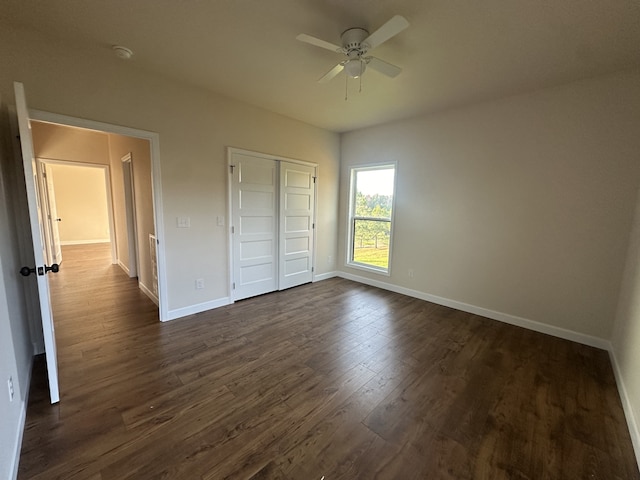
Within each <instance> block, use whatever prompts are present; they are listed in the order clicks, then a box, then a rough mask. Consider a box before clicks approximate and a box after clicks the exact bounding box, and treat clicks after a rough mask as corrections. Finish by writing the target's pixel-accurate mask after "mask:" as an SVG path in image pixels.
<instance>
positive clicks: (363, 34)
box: [340, 28, 369, 58]
mask: <svg viewBox="0 0 640 480" xmlns="http://www.w3.org/2000/svg"><path fill="white" fill-rule="evenodd" d="M368 36H369V32H367V31H366V30H365V29H364V28H350V29H348V30H345V31H344V32H343V33H342V35H341V36H340V38H341V39H342V47H343V48H344V53H345V54H346V55H347V56H348V57H349V58H357V57H360V56H361V55H364V54H365V53H367V45H366V44H365V45H363V44H362V41H363V40H364V39H365V38H367V37H368Z"/></svg>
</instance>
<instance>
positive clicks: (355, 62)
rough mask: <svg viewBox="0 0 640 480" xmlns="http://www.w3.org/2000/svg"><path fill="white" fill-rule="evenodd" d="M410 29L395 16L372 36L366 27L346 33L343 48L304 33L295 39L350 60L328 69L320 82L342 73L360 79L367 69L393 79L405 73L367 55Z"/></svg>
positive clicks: (342, 37)
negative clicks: (339, 54) (369, 68)
mask: <svg viewBox="0 0 640 480" xmlns="http://www.w3.org/2000/svg"><path fill="white" fill-rule="evenodd" d="M408 26H409V22H408V21H407V19H406V18H404V17H403V16H401V15H395V16H394V17H392V18H391V19H390V20H388V21H387V22H386V23H385V24H384V25H382V26H381V27H380V28H378V29H377V30H376V31H375V32H373V33H372V34H369V32H368V31H367V30H365V29H364V28H358V27H354V28H349V29H348V30H345V31H344V32H343V33H342V35H341V36H340V38H341V40H342V46H338V45H334V44H333V43H330V42H326V41H324V40H321V39H319V38H316V37H312V36H311V35H307V34H304V33H301V34H300V35H298V36H297V37H296V39H297V40H300V41H301V42H305V43H309V44H311V45H315V46H316V47H320V48H326V49H327V50H331V51H333V52H337V53H341V54H343V55H345V56H346V57H347V58H346V59H344V60H343V61H341V62H340V63H338V64H337V65H336V66H335V67H333V68H332V69H331V70H329V71H328V72H327V73H326V74H325V75H323V76H322V77H320V79H319V80H318V82H320V83H325V82H328V81H329V80H331V79H332V78H334V77H335V76H336V75H338V74H339V73H340V72H342V71H343V70H344V71H345V73H346V74H347V75H348V76H349V77H352V78H358V77H360V76H362V74H363V73H364V71H365V69H366V68H367V66H368V67H371V68H373V69H374V70H377V71H378V72H380V73H382V74H383V75H386V76H387V77H391V78H393V77H396V76H397V75H398V74H399V73H400V72H401V71H402V69H401V68H400V67H397V66H395V65H392V64H390V63H387V62H385V61H383V60H380V59H379V58H376V57H372V56H370V55H367V53H368V52H369V51H370V50H373V49H374V48H376V47H377V46H378V45H380V44H382V43H384V42H386V41H387V40H389V39H390V38H391V37H394V36H396V35H397V34H398V33H400V32H401V31H403V30H404V29H405V28H407V27H408Z"/></svg>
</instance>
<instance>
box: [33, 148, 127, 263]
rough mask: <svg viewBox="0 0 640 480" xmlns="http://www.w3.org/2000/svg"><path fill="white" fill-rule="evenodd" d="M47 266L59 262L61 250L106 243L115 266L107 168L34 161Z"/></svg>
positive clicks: (111, 205) (51, 161)
mask: <svg viewBox="0 0 640 480" xmlns="http://www.w3.org/2000/svg"><path fill="white" fill-rule="evenodd" d="M36 161H37V166H38V181H39V183H40V188H41V191H42V195H41V199H42V202H43V203H44V205H43V211H44V212H45V215H44V216H45V219H44V220H45V221H44V222H43V223H44V227H45V229H44V230H45V232H44V233H45V248H46V252H47V257H48V260H49V264H53V263H58V264H60V263H62V260H63V257H62V247H63V246H68V245H83V244H97V243H102V244H104V243H106V244H108V250H109V251H110V253H111V263H114V264H115V263H117V253H116V237H115V228H114V219H113V200H112V194H111V175H110V174H109V166H108V165H98V164H94V163H83V162H75V161H73V162H72V161H63V160H51V159H43V158H37V159H36Z"/></svg>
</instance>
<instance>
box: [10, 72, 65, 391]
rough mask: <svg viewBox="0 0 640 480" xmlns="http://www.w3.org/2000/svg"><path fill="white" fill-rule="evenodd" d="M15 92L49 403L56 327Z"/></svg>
mask: <svg viewBox="0 0 640 480" xmlns="http://www.w3.org/2000/svg"><path fill="white" fill-rule="evenodd" d="M13 87H14V91H15V95H16V110H17V114H18V126H19V129H20V145H21V146H22V159H23V166H24V179H25V184H26V189H27V203H28V205H29V221H30V224H31V232H32V237H33V254H34V258H35V263H36V265H35V269H36V279H37V282H38V296H39V299H40V310H41V316H42V333H43V335H44V350H45V354H46V359H47V374H48V377H49V396H50V398H51V403H57V402H58V401H60V394H59V391H58V359H57V352H56V338H55V328H54V326H53V315H52V312H51V297H50V295H49V283H48V282H47V277H46V275H45V273H46V269H45V267H46V265H45V254H44V249H43V246H44V242H43V238H44V237H43V229H42V215H41V213H40V212H39V202H38V191H37V188H36V185H37V179H36V175H37V168H36V162H35V158H34V155H33V142H32V139H31V127H30V125H29V111H28V109H27V101H26V98H25V93H24V86H23V85H22V84H21V83H18V82H14V84H13Z"/></svg>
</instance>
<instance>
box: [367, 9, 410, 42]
mask: <svg viewBox="0 0 640 480" xmlns="http://www.w3.org/2000/svg"><path fill="white" fill-rule="evenodd" d="M408 26H409V22H408V21H407V19H406V18H404V17H403V16H402V15H395V16H394V17H393V18H391V20H389V21H387V23H385V24H384V25H382V26H381V27H380V28H379V29H377V30H376V31H375V32H373V33H372V34H371V35H369V36H368V37H367V38H365V39H364V40H363V41H362V43H366V44H367V45H369V50H373V49H374V48H376V47H377V46H378V45H380V44H381V43H384V42H386V41H387V40H389V39H390V38H391V37H393V36H395V35H397V34H399V33H400V32H401V31H403V30H404V29H405V28H407V27H408Z"/></svg>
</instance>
